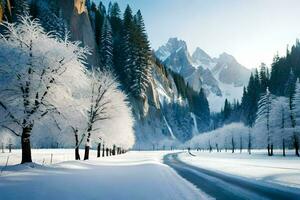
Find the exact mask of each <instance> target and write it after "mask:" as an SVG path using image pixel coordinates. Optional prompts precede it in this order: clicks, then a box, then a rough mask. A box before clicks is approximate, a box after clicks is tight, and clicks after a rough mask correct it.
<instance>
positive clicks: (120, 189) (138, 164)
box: [0, 149, 300, 200]
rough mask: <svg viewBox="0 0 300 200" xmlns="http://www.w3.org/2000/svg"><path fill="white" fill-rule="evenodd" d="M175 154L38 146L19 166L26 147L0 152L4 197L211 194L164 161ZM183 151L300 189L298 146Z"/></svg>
mask: <svg viewBox="0 0 300 200" xmlns="http://www.w3.org/2000/svg"><path fill="white" fill-rule="evenodd" d="M177 152H178V151H177ZM169 153H176V151H132V152H128V153H126V154H123V155H118V156H113V157H106V158H96V151H91V160H89V161H74V150H73V149H39V150H36V149H34V150H33V151H32V155H33V160H34V162H35V164H27V165H18V163H19V162H20V155H21V152H20V150H13V153H7V152H6V153H0V195H1V196H0V199H7V200H11V199H18V200H19V199H26V200H27V199H30V200H31V199H37V200H39V199H46V200H47V199H70V200H71V199H72V200H74V199H75V200H76V199H130V200H134V199H172V200H173V199H180V200H181V199H188V200H189V199H191V200H193V199H209V198H210V197H209V196H208V195H206V194H205V193H204V192H202V191H201V187H200V188H196V187H195V186H194V185H193V184H192V183H190V182H188V181H187V180H189V179H188V178H187V177H184V176H183V177H184V178H187V180H186V179H184V178H182V177H181V176H179V175H178V174H177V173H176V172H177V170H176V172H175V170H174V169H173V168H171V167H169V166H170V165H169V164H168V165H169V166H167V165H165V164H163V163H164V156H166V155H168V154H169ZM178 153H179V154H178V155H179V159H180V160H181V161H183V162H184V163H187V164H189V165H192V166H196V167H199V168H202V169H205V170H210V171H212V172H213V173H215V172H216V173H220V174H225V175H228V176H232V177H236V178H241V179H243V180H244V181H250V182H253V181H254V182H253V183H256V182H257V183H262V184H268V185H269V186H271V187H275V188H276V187H278V186H279V185H283V186H289V187H292V188H294V189H293V191H294V192H296V193H300V159H299V158H297V157H295V156H293V155H292V154H293V152H292V151H288V152H287V154H288V155H287V157H282V156H279V155H280V152H275V154H277V155H275V156H273V157H268V156H267V155H266V153H265V150H264V151H259V150H255V151H253V152H252V154H251V155H248V154H247V153H246V152H244V153H242V154H240V153H234V154H232V153H230V152H227V153H226V152H222V153H217V152H212V153H208V152H197V151H192V154H194V155H195V156H192V155H190V154H188V153H187V152H183V153H180V152H178ZM81 155H83V150H81ZM51 157H52V164H50V163H51ZM7 158H9V160H8V166H7V167H5V165H6V161H7ZM171 162H173V161H171ZM174 162H176V160H174ZM181 167H182V168H181V170H184V171H185V170H188V169H187V168H186V166H184V165H181ZM213 184H214V183H212V185H211V186H209V187H214V185H213ZM198 187H199V186H198ZM290 189H291V188H290ZM298 189H299V190H298Z"/></svg>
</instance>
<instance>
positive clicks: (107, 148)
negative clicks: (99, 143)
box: [106, 147, 108, 157]
mask: <svg viewBox="0 0 300 200" xmlns="http://www.w3.org/2000/svg"><path fill="white" fill-rule="evenodd" d="M106 157H108V148H107V147H106Z"/></svg>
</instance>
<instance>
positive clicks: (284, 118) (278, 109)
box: [270, 97, 291, 156]
mask: <svg viewBox="0 0 300 200" xmlns="http://www.w3.org/2000/svg"><path fill="white" fill-rule="evenodd" d="M289 117H290V115H289V99H288V98H286V97H277V98H276V99H274V100H273V103H272V108H271V113H270V129H271V130H272V132H273V134H274V135H273V142H274V146H275V148H280V147H282V151H283V155H284V156H285V147H286V145H287V143H288V141H289V140H290V134H289V133H290V131H289V129H290V127H291V123H290V119H289Z"/></svg>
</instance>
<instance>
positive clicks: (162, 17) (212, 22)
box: [96, 0, 300, 68]
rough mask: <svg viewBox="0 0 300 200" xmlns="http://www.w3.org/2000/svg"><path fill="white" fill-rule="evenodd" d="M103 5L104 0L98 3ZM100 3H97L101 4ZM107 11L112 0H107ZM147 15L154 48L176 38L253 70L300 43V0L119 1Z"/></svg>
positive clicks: (190, 45) (191, 49)
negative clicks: (298, 41) (224, 55)
mask: <svg viewBox="0 0 300 200" xmlns="http://www.w3.org/2000/svg"><path fill="white" fill-rule="evenodd" d="M97 1H98V2H99V0H97ZM97 1H96V2H97ZM102 2H104V4H105V5H107V4H108V2H109V0H104V1H102ZM117 2H118V3H119V5H120V7H121V9H122V11H124V9H125V7H126V5H127V4H129V5H130V6H131V8H132V9H133V11H134V12H136V11H137V9H140V10H141V11H142V14H143V16H144V19H145V24H146V28H147V33H148V36H149V39H150V42H151V45H152V48H154V49H157V48H158V47H159V46H161V45H162V44H164V43H166V41H167V40H168V38H170V37H178V38H180V39H183V40H185V41H186V42H187V45H188V48H189V51H190V52H193V51H194V50H195V48H196V47H197V46H199V47H200V48H202V49H203V50H205V51H206V52H207V53H208V54H210V55H211V56H213V57H216V56H218V55H219V54H221V53H222V52H227V53H229V54H232V55H233V56H235V57H236V59H237V60H238V61H239V62H240V63H241V64H243V65H244V66H246V67H248V68H254V67H258V65H259V64H260V63H261V62H265V63H267V64H270V63H271V62H272V59H273V56H274V55H275V54H276V52H279V54H280V55H284V53H285V52H286V47H287V45H288V44H289V45H292V44H294V43H295V40H296V38H300V0H117Z"/></svg>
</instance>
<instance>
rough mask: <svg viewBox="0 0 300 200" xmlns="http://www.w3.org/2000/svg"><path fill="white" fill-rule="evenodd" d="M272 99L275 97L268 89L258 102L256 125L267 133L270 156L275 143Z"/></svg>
mask: <svg viewBox="0 0 300 200" xmlns="http://www.w3.org/2000/svg"><path fill="white" fill-rule="evenodd" d="M272 98H273V96H272V94H271V93H270V91H269V89H268V87H267V88H266V92H265V94H264V95H262V96H261V98H260V100H259V101H258V111H257V115H256V116H257V118H256V124H261V125H262V127H264V129H263V130H265V131H266V132H267V143H268V147H267V148H268V155H269V156H272V154H273V141H272V135H271V131H270V113H271V108H272Z"/></svg>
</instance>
